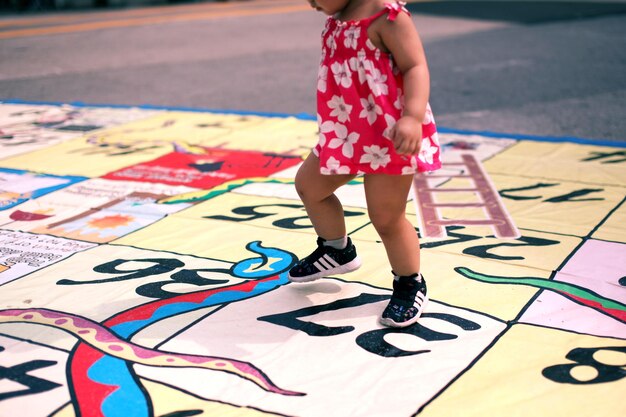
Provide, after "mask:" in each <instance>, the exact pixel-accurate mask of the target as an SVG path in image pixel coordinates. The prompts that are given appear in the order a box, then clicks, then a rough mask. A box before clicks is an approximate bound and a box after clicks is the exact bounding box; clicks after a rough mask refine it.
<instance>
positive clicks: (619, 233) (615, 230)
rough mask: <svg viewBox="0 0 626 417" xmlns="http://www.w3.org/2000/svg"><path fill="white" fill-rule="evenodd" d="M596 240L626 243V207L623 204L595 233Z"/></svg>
mask: <svg viewBox="0 0 626 417" xmlns="http://www.w3.org/2000/svg"><path fill="white" fill-rule="evenodd" d="M592 236H593V238H594V239H603V240H611V241H613V242H621V243H626V205H624V204H621V205H620V206H619V207H618V208H617V210H615V211H614V212H612V213H611V214H610V215H609V216H608V218H607V219H606V220H605V221H604V223H602V224H601V225H600V227H598V230H596V231H595V232H594V233H593V235H592Z"/></svg>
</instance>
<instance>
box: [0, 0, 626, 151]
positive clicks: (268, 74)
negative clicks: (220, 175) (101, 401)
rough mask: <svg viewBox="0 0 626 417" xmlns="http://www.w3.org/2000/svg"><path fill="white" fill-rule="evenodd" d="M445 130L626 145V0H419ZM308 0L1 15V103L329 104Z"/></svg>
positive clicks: (247, 107)
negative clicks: (322, 95)
mask: <svg viewBox="0 0 626 417" xmlns="http://www.w3.org/2000/svg"><path fill="white" fill-rule="evenodd" d="M410 7H411V10H412V11H413V16H414V21H415V24H416V26H417V27H418V30H419V32H420V34H421V36H422V39H423V41H424V45H425V48H426V53H427V57H428V60H429V66H430V71H431V83H432V92H431V105H432V107H433V110H434V112H435V115H436V118H437V122H438V124H439V125H440V126H442V127H447V128H452V129H461V130H470V131H492V132H502V133H506V134H520V135H537V136H556V137H578V138H588V139H598V140H608V141H620V142H626V4H624V2H612V3H606V4H605V3H598V2H576V3H563V2H546V1H543V2H519V1H507V2H471V1H465V2H436V3H414V4H411V5H410ZM323 22H324V16H323V15H321V14H319V13H317V12H314V11H313V10H310V9H308V7H307V4H306V2H305V1H304V0H249V1H235V2H228V3H212V2H208V3H188V4H179V5H174V6H158V7H149V8H132V9H116V10H111V9H109V10H79V11H76V10H73V11H64V12H53V13H52V12H40V13H35V14H33V13H30V14H21V15H11V14H4V15H0V100H2V99H21V100H26V101H43V102H77V101H78V102H83V103H90V104H123V105H144V104H148V105H156V106H166V107H193V108H203V109H218V110H236V111H252V112H270V113H282V114H284V113H287V114H298V113H307V114H314V113H315V86H316V77H317V65H318V60H319V35H320V31H321V28H322V25H323Z"/></svg>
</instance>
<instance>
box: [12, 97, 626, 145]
mask: <svg viewBox="0 0 626 417" xmlns="http://www.w3.org/2000/svg"><path fill="white" fill-rule="evenodd" d="M0 103H6V104H32V105H49V106H61V105H64V104H66V105H67V104H69V105H71V106H74V107H108V108H117V109H132V108H137V109H144V110H163V111H185V112H193V113H219V114H237V115H242V116H261V117H276V118H285V117H295V118H297V119H300V120H313V121H315V120H317V117H316V116H314V115H311V114H308V113H298V114H289V113H270V112H257V111H245V110H219V109H206V108H199V107H175V106H174V107H172V106H155V105H151V104H141V105H136V106H134V105H127V104H91V103H83V102H81V101H73V102H68V103H62V102H54V101H28V100H20V99H6V100H2V99H0ZM437 130H438V131H439V132H441V133H456V134H459V135H480V136H485V137H489V138H495V139H516V140H530V141H535V142H552V143H577V144H579V145H595V146H608V147H613V148H626V141H617V140H616V141H612V140H607V139H589V138H578V137H574V136H534V135H522V134H512V133H500V132H492V131H488V130H462V129H451V128H447V127H441V126H437Z"/></svg>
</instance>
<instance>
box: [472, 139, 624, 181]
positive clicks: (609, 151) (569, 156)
mask: <svg viewBox="0 0 626 417" xmlns="http://www.w3.org/2000/svg"><path fill="white" fill-rule="evenodd" d="M621 151H622V149H620V148H611V147H607V146H591V145H578V144H574V143H552V142H530V141H520V142H518V143H517V144H516V145H514V146H512V147H510V148H509V149H506V150H505V151H503V152H502V153H500V154H498V155H496V156H495V157H494V158H491V159H489V160H488V161H486V162H485V163H484V166H485V168H486V169H487V171H489V173H491V174H492V175H493V174H502V175H513V176H523V177H529V178H543V179H546V180H547V179H550V180H561V181H574V182H580V183H585V184H609V185H624V184H626V169H624V163H610V162H611V161H616V160H619V159H620V158H624V156H623V155H621V156H620V155H619V154H618V155H616V156H606V157H602V155H614V154H616V153H619V152H621ZM596 158H599V159H596Z"/></svg>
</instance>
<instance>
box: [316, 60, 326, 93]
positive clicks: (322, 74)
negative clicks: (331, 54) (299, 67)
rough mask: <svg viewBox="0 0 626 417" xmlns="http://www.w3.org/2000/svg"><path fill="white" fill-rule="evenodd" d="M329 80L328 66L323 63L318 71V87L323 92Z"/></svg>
mask: <svg viewBox="0 0 626 417" xmlns="http://www.w3.org/2000/svg"><path fill="white" fill-rule="evenodd" d="M327 81H328V67H327V66H326V65H322V66H321V67H320V70H319V72H318V73H317V89H318V90H319V91H320V92H321V93H325V92H326V86H327Z"/></svg>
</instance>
